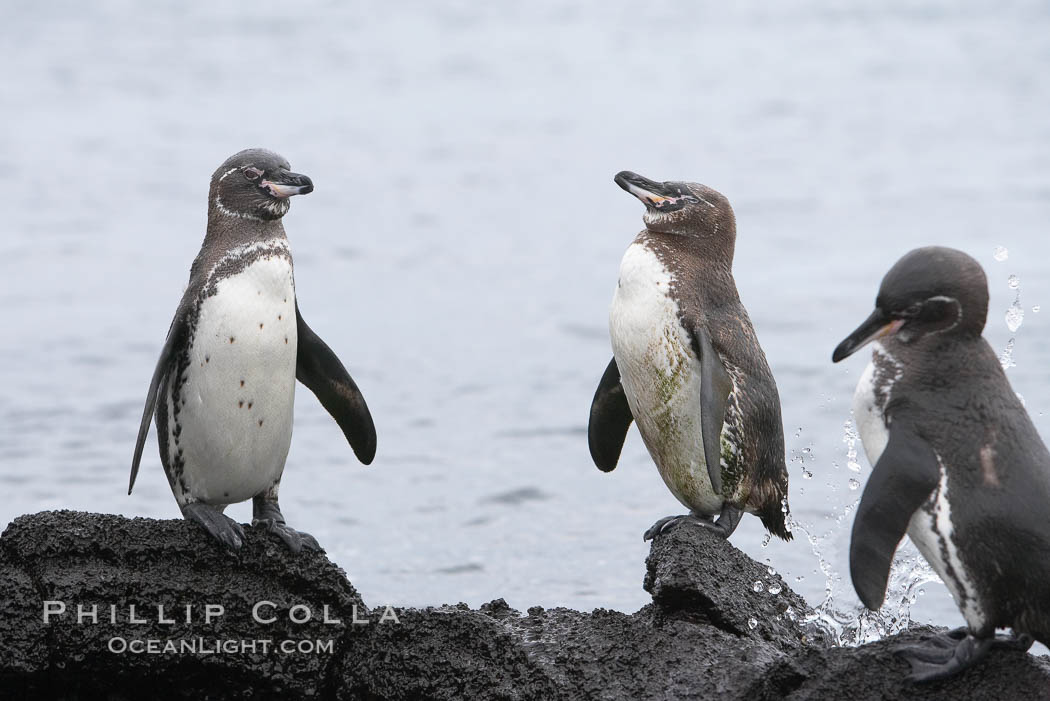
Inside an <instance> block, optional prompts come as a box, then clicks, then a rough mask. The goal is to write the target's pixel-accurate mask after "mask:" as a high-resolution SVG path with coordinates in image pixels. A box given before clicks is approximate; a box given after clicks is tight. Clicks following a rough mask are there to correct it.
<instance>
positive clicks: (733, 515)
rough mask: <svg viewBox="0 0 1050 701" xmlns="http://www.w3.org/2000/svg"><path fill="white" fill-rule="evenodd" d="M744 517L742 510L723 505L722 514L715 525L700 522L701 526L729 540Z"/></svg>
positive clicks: (708, 522)
mask: <svg viewBox="0 0 1050 701" xmlns="http://www.w3.org/2000/svg"><path fill="white" fill-rule="evenodd" d="M743 515H744V512H743V511H742V510H741V509H738V508H737V507H735V506H732V505H731V504H728V503H726V504H723V505H722V513H720V514H719V515H718V518H717V519H716V520H715V522H714V523H711V522H710V521H700V525H701V526H703V527H704V528H706V529H707V530H709V531H713V532H715V533H717V534H718V535H720V536H722V537H723V538H729V536H731V535H733V531H735V530H736V527H737V526H738V525H739V524H740V517H741V516H743Z"/></svg>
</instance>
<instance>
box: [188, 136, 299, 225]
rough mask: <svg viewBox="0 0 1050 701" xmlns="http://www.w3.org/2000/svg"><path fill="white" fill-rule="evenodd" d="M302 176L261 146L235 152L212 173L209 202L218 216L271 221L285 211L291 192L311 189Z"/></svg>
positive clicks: (297, 192)
mask: <svg viewBox="0 0 1050 701" xmlns="http://www.w3.org/2000/svg"><path fill="white" fill-rule="evenodd" d="M313 189H314V184H313V182H312V181H311V180H310V178H308V177H306V176H305V175H300V174H298V173H293V172H292V171H291V170H289V166H288V161H286V160H285V159H284V158H283V157H281V156H279V155H278V154H276V153H274V152H273V151H267V150H266V149H261V148H251V149H246V150H244V151H241V152H240V153H235V154H233V155H232V156H230V157H229V158H227V159H226V162H225V163H223V164H222V165H221V166H219V168H218V170H216V171H215V174H214V175H212V176H211V192H210V193H209V197H208V200H209V203H210V205H211V208H212V209H213V210H214V211H215V212H216V213H218V214H219V215H221V216H227V217H238V218H241V219H256V220H261V221H272V220H274V219H280V218H281V217H283V216H284V215H285V214H287V213H288V208H289V206H290V205H289V201H288V198H290V197H291V196H292V195H305V194H307V193H309V192H313Z"/></svg>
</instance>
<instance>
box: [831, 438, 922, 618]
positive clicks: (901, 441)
mask: <svg viewBox="0 0 1050 701" xmlns="http://www.w3.org/2000/svg"><path fill="white" fill-rule="evenodd" d="M939 480H940V466H939V465H938V463H937V455H936V454H935V453H934V452H933V448H931V447H930V445H929V444H928V443H927V442H926V441H924V440H923V439H922V438H920V437H919V436H917V435H915V433H913V432H912V431H908V430H905V429H903V428H897V429H894V428H892V427H891V428H890V438H889V442H888V443H887V444H886V449H885V450H884V451H883V452H882V455H881V456H880V457H879V461H878V462H877V463H875V467H874V468H872V471H871V477H869V478H868V484H867V486H865V487H864V495H863V496H862V497H861V499H860V506H858V507H857V517H856V519H854V521H853V532H852V534H851V536H850V548H849V570H850V576H851V578H852V579H853V588H854V589H856V591H857V596H859V597H860V600H861V602H862V603H863V604H864V605H865V606H867V607H868V608H869V609H871V610H873V611H875V610H878V608H879V607H880V606H882V602H883V600H884V599H885V598H886V583H887V580H888V578H889V575H890V565H891V564H892V563H893V553H894V552H896V550H897V544H898V543H900V541H901V538H903V537H904V534H905V532H907V530H908V522H909V521H910V520H911V517H912V514H914V513H915V511H916V509H918V508H919V507H920V506H922V504H923V502H925V501H926V500H927V499H929V497H930V493H931V492H933V490H934V489H935V488H936V487H937V483H938V481H939Z"/></svg>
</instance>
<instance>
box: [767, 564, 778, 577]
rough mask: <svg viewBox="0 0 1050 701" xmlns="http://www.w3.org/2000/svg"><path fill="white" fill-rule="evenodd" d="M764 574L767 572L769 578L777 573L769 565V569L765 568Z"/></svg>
mask: <svg viewBox="0 0 1050 701" xmlns="http://www.w3.org/2000/svg"><path fill="white" fill-rule="evenodd" d="M766 572H768V573H769V575H770V576H772V575H774V574H776V573H777V571H776V570H775V569H773V567H772V565H770V566H769V567H766Z"/></svg>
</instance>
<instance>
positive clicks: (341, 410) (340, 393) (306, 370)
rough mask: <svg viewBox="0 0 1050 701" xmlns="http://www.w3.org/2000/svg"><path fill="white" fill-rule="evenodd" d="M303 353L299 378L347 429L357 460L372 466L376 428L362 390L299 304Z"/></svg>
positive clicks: (298, 363) (299, 357)
mask: <svg viewBox="0 0 1050 701" xmlns="http://www.w3.org/2000/svg"><path fill="white" fill-rule="evenodd" d="M295 319H296V326H297V331H298V335H299V349H298V353H297V355H296V362H295V377H296V379H297V380H299V381H300V382H302V383H303V384H304V385H306V386H307V387H309V388H310V391H311V392H313V393H314V394H316V395H317V398H318V399H320V400H321V405H322V406H324V408H325V409H326V410H327V411H328V413H329V414H331V415H332V418H333V419H335V420H336V423H338V424H339V428H341V429H343V435H344V436H346V440H347V442H348V443H350V447H351V448H353V449H354V454H355V455H356V456H357V459H358V460H360V461H361V462H363V463H364V464H365V465H368V464H369V463H371V462H372V459H373V458H375V456H376V427H375V424H374V423H373V422H372V414H371V413H370V412H369V411H368V405H367V404H365V398H364V397H363V396H362V395H361V390H359V389H358V388H357V385H356V384H354V381H353V379H352V378H351V377H350V373H348V372H347V371H346V368H345V367H343V364H342V363H341V362H339V358H337V357H336V355H335V353H333V352H332V349H331V348H329V347H328V344H326V343H325V342H324V341H322V340H321V338H320V336H318V335H317V334H315V333H314V332H313V330H311V329H310V327H309V326H307V325H306V322H305V321H303V315H302V314H301V313H300V312H299V303H298V302H296V304H295Z"/></svg>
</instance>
